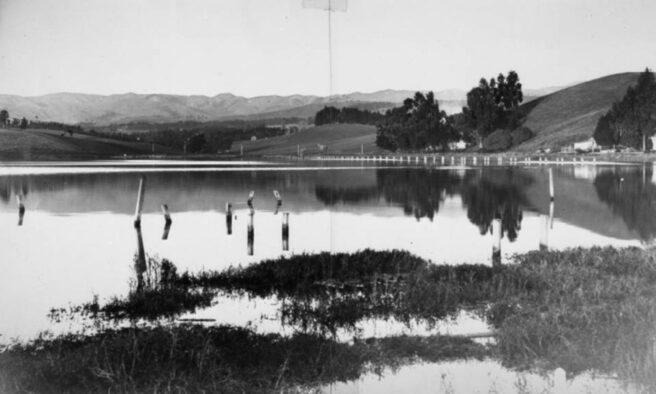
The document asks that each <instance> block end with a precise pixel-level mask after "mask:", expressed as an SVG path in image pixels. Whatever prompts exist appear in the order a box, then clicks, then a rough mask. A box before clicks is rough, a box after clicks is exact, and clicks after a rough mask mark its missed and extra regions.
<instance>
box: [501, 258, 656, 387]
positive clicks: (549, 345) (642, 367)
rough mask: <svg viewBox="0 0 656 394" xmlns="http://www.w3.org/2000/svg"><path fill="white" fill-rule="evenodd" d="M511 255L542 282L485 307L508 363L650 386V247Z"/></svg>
mask: <svg viewBox="0 0 656 394" xmlns="http://www.w3.org/2000/svg"><path fill="white" fill-rule="evenodd" d="M516 261H517V263H518V264H517V265H515V266H513V267H514V269H515V270H517V271H522V272H524V273H525V275H532V276H538V277H540V278H542V279H543V281H544V283H546V284H547V286H546V287H545V288H543V289H541V291H539V292H532V293H519V294H518V295H517V296H516V297H515V299H513V300H508V301H499V302H497V303H496V304H495V305H494V306H493V307H492V308H491V311H492V312H494V313H496V316H493V318H492V319H491V320H492V321H493V322H494V324H495V325H496V326H497V328H498V331H497V333H498V334H497V344H498V345H497V346H498V352H499V355H500V356H501V357H502V358H503V360H504V362H505V363H506V365H509V366H513V367H520V368H527V367H531V366H533V365H535V364H536V361H539V362H541V363H544V364H545V366H546V367H548V368H555V367H558V366H560V367H563V368H565V369H566V370H567V371H568V372H569V373H572V374H575V373H578V372H581V371H585V370H589V369H592V370H595V371H598V372H604V373H611V374H617V375H618V376H620V377H621V378H623V380H625V381H630V382H638V383H641V384H643V385H646V386H648V387H651V388H656V377H655V376H654V374H653V371H654V368H655V367H656V349H655V348H654V343H656V334H655V333H654V332H653V328H654V327H656V303H655V301H656V251H654V250H643V249H639V248H625V249H615V248H610V247H608V248H591V249H582V248H578V249H570V250H566V251H562V252H556V251H552V252H531V253H528V254H525V255H521V256H517V257H516Z"/></svg>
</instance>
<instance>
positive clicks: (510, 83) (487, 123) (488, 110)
mask: <svg viewBox="0 0 656 394" xmlns="http://www.w3.org/2000/svg"><path fill="white" fill-rule="evenodd" d="M523 100H524V95H523V93H522V84H521V83H520V82H519V75H517V73H516V72H515V71H509V72H508V75H507V76H504V75H503V74H499V75H498V77H497V79H494V78H492V79H490V81H489V82H488V81H487V80H486V79H485V78H481V80H480V81H479V83H478V86H476V87H474V88H472V89H471V90H470V91H469V92H468V93H467V110H466V111H465V110H464V109H463V114H465V115H466V116H467V119H468V122H469V125H470V127H472V128H473V129H474V130H475V133H476V135H477V137H478V141H479V146H482V143H483V139H484V138H486V137H487V136H488V135H490V133H492V132H493V131H494V130H496V129H499V128H509V129H514V128H516V127H517V126H518V125H517V120H518V118H517V108H518V107H519V104H521V102H522V101H523Z"/></svg>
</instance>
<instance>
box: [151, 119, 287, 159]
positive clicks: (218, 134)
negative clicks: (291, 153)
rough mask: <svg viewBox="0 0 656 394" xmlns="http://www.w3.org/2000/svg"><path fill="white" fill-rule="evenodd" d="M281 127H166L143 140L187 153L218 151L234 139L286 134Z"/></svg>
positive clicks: (241, 139) (152, 132) (228, 146)
mask: <svg viewBox="0 0 656 394" xmlns="http://www.w3.org/2000/svg"><path fill="white" fill-rule="evenodd" d="M285 132H286V131H285V129H283V128H281V127H267V126H264V125H260V126H254V127H251V128H246V129H235V128H228V127H199V128H190V129H180V128H178V129H165V130H156V131H151V132H148V133H144V134H143V140H144V141H146V142H151V143H154V144H158V145H162V146H168V147H171V148H177V149H180V150H182V151H184V152H186V153H217V152H221V151H227V150H230V147H231V146H232V144H233V142H234V141H244V140H249V139H251V138H253V137H255V138H257V139H259V138H270V137H276V136H280V135H283V134H285Z"/></svg>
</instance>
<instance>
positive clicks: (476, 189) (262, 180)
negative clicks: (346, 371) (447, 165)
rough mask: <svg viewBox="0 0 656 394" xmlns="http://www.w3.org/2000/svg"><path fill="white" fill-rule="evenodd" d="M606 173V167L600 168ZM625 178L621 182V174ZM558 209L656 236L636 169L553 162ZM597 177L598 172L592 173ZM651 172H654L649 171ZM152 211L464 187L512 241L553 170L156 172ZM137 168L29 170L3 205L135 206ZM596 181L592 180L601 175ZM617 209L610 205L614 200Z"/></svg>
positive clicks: (336, 206) (540, 203)
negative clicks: (251, 196)
mask: <svg viewBox="0 0 656 394" xmlns="http://www.w3.org/2000/svg"><path fill="white" fill-rule="evenodd" d="M600 171H601V173H599V172H600ZM619 171H622V172H621V177H623V178H624V182H623V183H622V187H621V188H620V187H619V184H618V182H619V179H618V177H619V176H620V175H618V174H619ZM553 173H554V188H555V193H556V203H555V216H556V218H558V219H559V220H561V221H564V222H566V223H570V224H572V225H575V226H577V227H580V228H585V229H588V230H591V231H594V232H595V233H598V234H601V235H604V236H608V237H613V238H617V239H635V238H641V239H643V240H646V239H650V238H652V237H653V235H654V234H656V225H655V224H654V223H653V221H654V217H656V215H654V214H653V213H652V212H653V211H654V208H653V207H652V205H651V200H652V196H653V195H654V192H655V190H656V186H652V185H643V184H642V182H643V181H642V179H643V175H642V173H641V170H640V169H638V168H636V167H623V168H619V167H618V168H611V167H605V168H603V167H585V166H576V167H570V166H567V167H565V166H563V167H554V168H553ZM595 176H596V179H595V178H594V177H595ZM645 176H646V177H647V179H651V171H650V170H649V173H648V174H647V173H646V174H645ZM146 178H147V181H146V198H145V206H144V211H145V212H158V211H159V206H160V204H168V205H169V207H170V208H171V210H172V211H173V212H176V211H209V210H215V211H222V210H223V209H224V206H225V204H226V203H227V202H230V203H232V204H233V206H234V207H235V208H237V209H239V208H240V207H241V204H242V203H244V202H245V200H246V197H247V195H248V193H249V191H251V190H253V191H255V205H256V207H258V208H259V209H262V208H264V209H266V208H267V207H269V206H270V207H271V209H273V208H274V205H275V202H274V198H273V194H272V191H273V190H279V191H280V193H281V194H282V197H283V205H284V208H283V209H285V210H291V211H307V210H312V211H316V210H322V209H326V206H328V207H330V209H331V210H339V211H343V210H353V211H357V212H358V213H366V214H374V215H381V214H383V212H382V211H381V209H380V208H381V206H386V207H385V208H384V212H385V213H386V214H392V215H399V214H401V211H400V210H395V209H394V208H390V207H394V206H397V207H401V208H402V212H403V213H404V214H406V215H412V216H414V217H416V218H423V217H426V218H429V219H432V218H434V216H435V214H436V213H437V212H438V211H439V208H440V205H441V204H442V203H443V201H444V199H445V198H446V197H447V196H452V195H461V196H462V201H463V207H464V209H466V210H467V217H468V218H469V220H470V221H471V222H472V223H473V224H474V225H476V226H477V227H479V229H480V231H481V232H482V233H486V232H487V231H488V230H489V226H490V223H491V221H492V219H494V218H496V217H498V218H501V219H502V228H503V232H504V233H505V234H507V236H508V238H509V239H511V240H512V239H514V238H515V237H516V235H517V232H518V231H519V229H520V224H521V219H522V210H530V211H536V212H539V213H543V214H547V213H548V212H549V203H550V201H549V194H548V172H547V169H546V168H493V167H491V168H482V169H477V170H470V171H466V172H464V175H462V174H460V173H457V172H455V171H451V170H444V169H418V168H413V169H408V168H383V169H376V170H374V169H366V168H363V169H339V170H321V169H320V168H317V169H313V170H299V171H290V170H266V171H262V170H258V171H255V170H237V171H210V172H189V173H182V172H157V173H148V174H147V175H146ZM138 179H139V174H138V173H110V174H103V175H102V176H99V175H98V174H74V175H73V174H68V175H62V174H60V175H28V176H7V177H0V210H10V211H13V210H14V209H16V206H15V204H16V202H15V195H18V194H21V193H22V194H23V195H25V196H26V200H25V201H26V205H27V208H28V211H29V210H33V209H36V210H42V211H48V212H52V213H55V214H66V213H86V212H99V211H104V212H113V213H120V214H126V215H129V214H132V212H133V210H134V204H135V201H136V194H137V186H138ZM593 179H594V183H593ZM609 207H610V208H609Z"/></svg>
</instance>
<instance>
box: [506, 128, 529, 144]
mask: <svg viewBox="0 0 656 394" xmlns="http://www.w3.org/2000/svg"><path fill="white" fill-rule="evenodd" d="M534 135H535V134H534V133H533V130H531V129H529V128H528V127H525V126H522V127H518V128H516V129H515V130H513V131H512V133H510V136H511V138H512V144H513V146H517V145H519V144H521V143H522V142H524V141H526V140H529V139H531V138H533V136H534Z"/></svg>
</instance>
